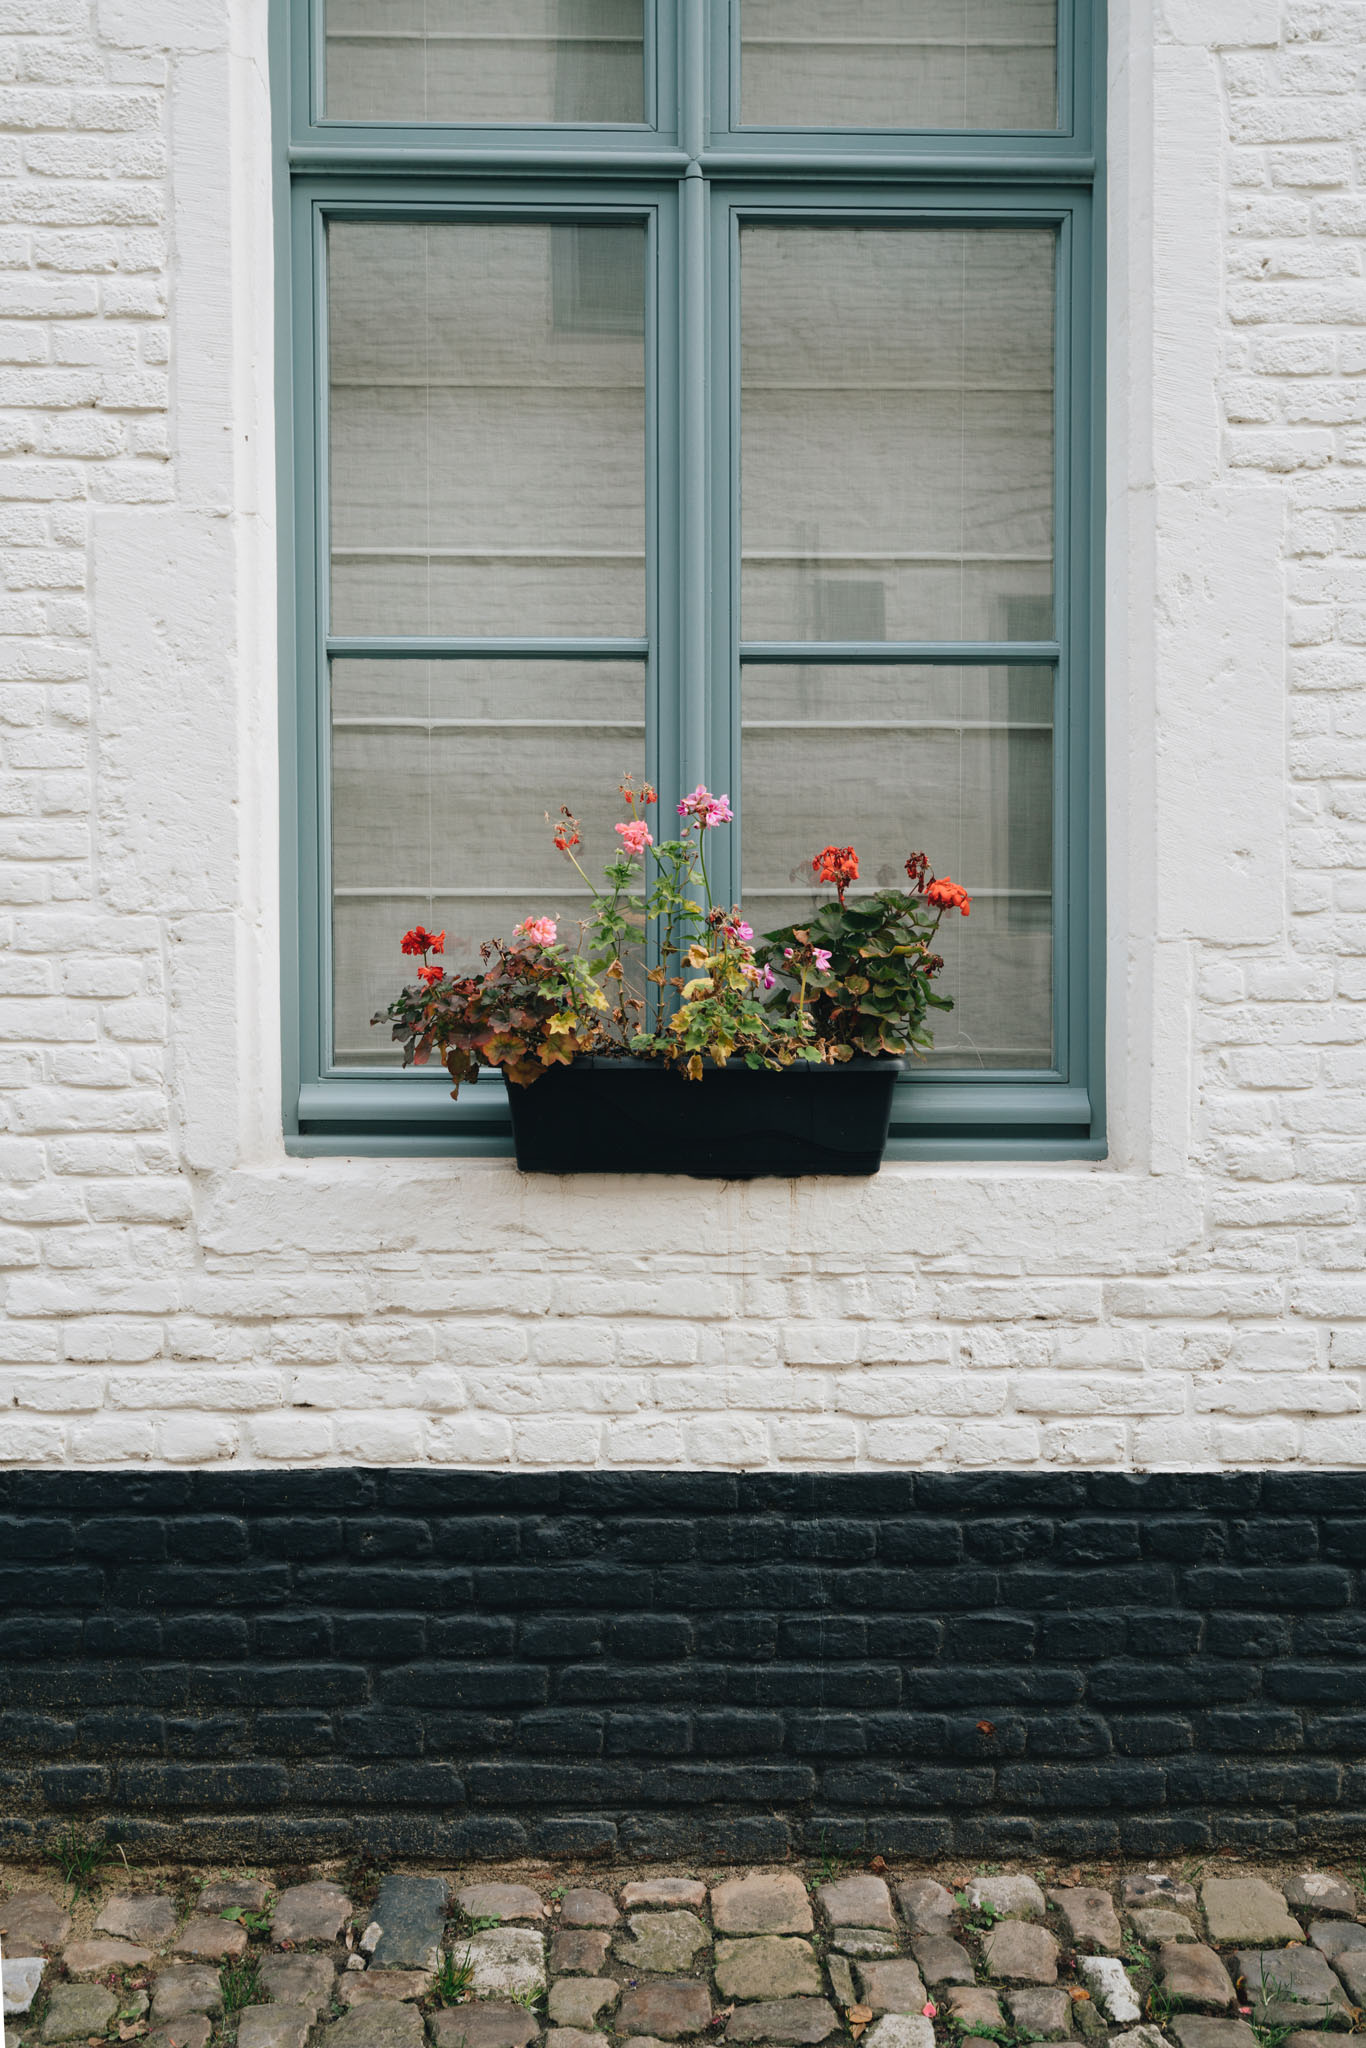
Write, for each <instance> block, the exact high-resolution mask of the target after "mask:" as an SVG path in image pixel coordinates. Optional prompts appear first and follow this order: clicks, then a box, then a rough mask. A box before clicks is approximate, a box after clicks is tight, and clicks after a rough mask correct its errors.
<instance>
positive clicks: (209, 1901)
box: [199, 1877, 270, 1913]
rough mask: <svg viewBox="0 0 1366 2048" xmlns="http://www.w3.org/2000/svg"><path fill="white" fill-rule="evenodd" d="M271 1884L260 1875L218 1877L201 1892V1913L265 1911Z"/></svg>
mask: <svg viewBox="0 0 1366 2048" xmlns="http://www.w3.org/2000/svg"><path fill="white" fill-rule="evenodd" d="M269 1897H270V1886H269V1885H268V1884H262V1882H261V1880H260V1878H259V1877H218V1878H215V1879H214V1881H213V1883H212V1884H206V1885H205V1887H204V1889H203V1891H202V1892H201V1893H200V1894H199V1910H200V1912H201V1913H264V1912H265V1910H266V1900H267V1899H268V1898H269Z"/></svg>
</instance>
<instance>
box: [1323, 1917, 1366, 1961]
mask: <svg viewBox="0 0 1366 2048" xmlns="http://www.w3.org/2000/svg"><path fill="white" fill-rule="evenodd" d="M1309 1939H1310V1940H1311V1941H1312V1942H1313V1944H1314V1946H1315V1948H1316V1949H1318V1950H1319V1951H1320V1953H1321V1954H1323V1955H1325V1956H1327V1958H1328V1960H1329V1962H1330V1963H1331V1962H1333V1961H1335V1960H1336V1958H1337V1957H1338V1956H1341V1955H1346V1953H1347V1952H1348V1950H1349V1949H1354V1948H1360V1949H1366V1927H1361V1926H1359V1925H1358V1924H1357V1922H1356V1921H1355V1920H1311V1921H1310V1923H1309Z"/></svg>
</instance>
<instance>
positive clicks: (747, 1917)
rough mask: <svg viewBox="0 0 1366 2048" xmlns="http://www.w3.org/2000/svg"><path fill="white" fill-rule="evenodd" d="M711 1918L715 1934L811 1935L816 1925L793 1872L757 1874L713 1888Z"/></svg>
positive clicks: (803, 1890)
mask: <svg viewBox="0 0 1366 2048" xmlns="http://www.w3.org/2000/svg"><path fill="white" fill-rule="evenodd" d="M711 1917H712V1920H713V1923H714V1924H715V1927H716V1931H717V1933H718V1934H810V1932H811V1930H812V1928H813V1927H814V1926H815V1924H816V1923H815V1921H814V1920H813V1918H812V1915H811V1901H810V1899H809V1898H808V1897H807V1892H806V1886H805V1885H804V1884H803V1883H802V1881H801V1879H800V1878H799V1877H798V1876H797V1874H796V1872H795V1871H793V1870H778V1871H763V1870H756V1871H754V1872H753V1873H752V1874H751V1875H750V1876H748V1877H733V1878H730V1879H729V1880H728V1881H727V1882H726V1883H725V1884H716V1885H713V1886H712V1891H711Z"/></svg>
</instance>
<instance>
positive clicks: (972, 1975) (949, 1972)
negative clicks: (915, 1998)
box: [911, 1934, 977, 1984]
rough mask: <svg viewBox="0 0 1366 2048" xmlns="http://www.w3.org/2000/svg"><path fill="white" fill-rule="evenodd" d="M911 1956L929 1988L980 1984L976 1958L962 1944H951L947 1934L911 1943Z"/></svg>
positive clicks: (952, 1942)
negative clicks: (932, 1986) (978, 1982)
mask: <svg viewBox="0 0 1366 2048" xmlns="http://www.w3.org/2000/svg"><path fill="white" fill-rule="evenodd" d="M911 1953H912V1955H913V1956H914V1957H915V1959H916V1961H917V1962H918V1963H919V1965H920V1974H921V1976H922V1977H923V1978H924V1979H925V1982H926V1983H927V1984H973V1983H975V1982H976V1980H977V1972H976V1971H975V1970H974V1969H973V1967H972V1957H971V1956H970V1955H969V1954H968V1952H967V1950H966V1949H965V1948H964V1946H963V1944H962V1942H961V1941H950V1940H949V1938H948V1936H947V1935H946V1934H926V1935H921V1937H920V1939H919V1940H918V1941H913V1942H912V1943H911Z"/></svg>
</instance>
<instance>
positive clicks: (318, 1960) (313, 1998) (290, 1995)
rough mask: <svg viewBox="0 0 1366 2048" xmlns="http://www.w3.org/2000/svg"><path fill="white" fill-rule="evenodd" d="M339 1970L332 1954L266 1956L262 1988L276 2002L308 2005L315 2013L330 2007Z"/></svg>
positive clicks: (323, 2011)
mask: <svg viewBox="0 0 1366 2048" xmlns="http://www.w3.org/2000/svg"><path fill="white" fill-rule="evenodd" d="M336 1984H337V1971H336V1966H335V1964H334V1963H333V1961H332V1958H331V1956H264V1957H262V1960H261V1988H262V1990H263V1991H264V1992H265V1993H266V1996H267V1997H268V1998H272V1999H274V2001H275V2003H276V2005H306V2006H307V2007H308V2009H309V2011H310V2012H312V2013H313V2014H314V2016H315V2017H318V2018H320V2017H321V2016H322V2014H324V2013H325V2012H327V2011H329V2010H330V2008H331V2005H332V1997H333V1993H334V1992H335V1990H336Z"/></svg>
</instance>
